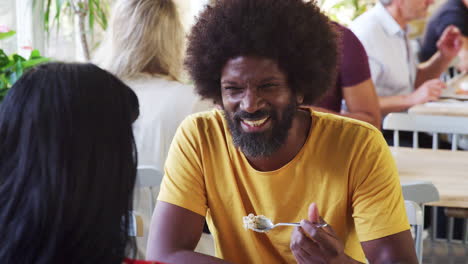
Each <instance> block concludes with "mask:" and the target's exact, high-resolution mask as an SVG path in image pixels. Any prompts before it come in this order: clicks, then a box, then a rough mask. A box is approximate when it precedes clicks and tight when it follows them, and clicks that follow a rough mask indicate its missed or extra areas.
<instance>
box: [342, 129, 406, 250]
mask: <svg viewBox="0 0 468 264" xmlns="http://www.w3.org/2000/svg"><path fill="white" fill-rule="evenodd" d="M363 146H364V147H363V148H362V151H361V154H360V155H357V156H358V158H357V159H356V160H355V161H354V162H353V168H354V169H353V171H352V175H354V178H353V182H352V184H353V189H354V190H353V193H352V198H351V199H352V201H351V202H352V208H353V213H352V216H353V219H354V224H355V226H356V232H357V235H358V237H359V240H360V241H361V242H363V241H369V240H374V239H378V238H382V237H385V236H389V235H393V234H396V233H399V232H402V231H404V230H408V229H409V224H408V218H407V216H406V210H405V204H404V199H403V195H402V190H401V185H400V180H399V177H398V171H397V168H396V164H395V161H394V159H393V157H392V154H391V152H390V149H389V148H388V146H387V144H386V142H385V140H384V139H383V136H382V135H381V133H380V132H377V131H371V133H370V134H369V136H368V137H367V142H366V144H364V145H363Z"/></svg>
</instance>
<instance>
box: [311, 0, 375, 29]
mask: <svg viewBox="0 0 468 264" xmlns="http://www.w3.org/2000/svg"><path fill="white" fill-rule="evenodd" d="M330 3H331V4H332V5H329V4H330ZM374 4H375V0H338V1H333V0H322V1H320V2H319V5H320V6H321V7H322V9H324V11H325V13H326V14H327V15H328V16H329V17H330V18H331V19H332V20H334V21H337V22H339V23H341V24H343V25H348V24H349V22H351V21H352V20H354V19H355V18H356V17H358V16H360V15H361V14H362V13H364V12H366V11H367V9H369V8H370V7H372V6H373V5H374Z"/></svg>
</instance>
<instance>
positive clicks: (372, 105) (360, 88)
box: [311, 79, 382, 129]
mask: <svg viewBox="0 0 468 264" xmlns="http://www.w3.org/2000/svg"><path fill="white" fill-rule="evenodd" d="M343 98H344V99H345V100H346V105H347V107H348V111H347V112H341V113H338V112H335V111H333V110H330V109H325V108H323V107H317V106H312V107H311V108H312V109H314V110H316V111H320V112H325V113H332V114H335V115H341V116H346V117H351V118H354V119H358V120H362V121H365V122H367V123H369V124H372V125H374V126H375V127H376V128H378V129H380V125H381V123H380V122H381V120H382V116H381V114H380V109H379V102H378V100H377V94H376V93H375V89H374V84H373V83H372V80H371V79H367V80H365V81H363V82H361V83H358V84H356V85H354V86H348V87H343Z"/></svg>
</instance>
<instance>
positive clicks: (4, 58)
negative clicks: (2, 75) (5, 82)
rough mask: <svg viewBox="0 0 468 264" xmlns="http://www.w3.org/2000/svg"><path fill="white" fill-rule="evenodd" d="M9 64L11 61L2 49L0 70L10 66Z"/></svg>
mask: <svg viewBox="0 0 468 264" xmlns="http://www.w3.org/2000/svg"><path fill="white" fill-rule="evenodd" d="M9 62H10V59H9V58H8V56H7V55H6V54H5V52H4V51H3V50H2V49H0V68H3V67H5V66H6V65H8V63H9Z"/></svg>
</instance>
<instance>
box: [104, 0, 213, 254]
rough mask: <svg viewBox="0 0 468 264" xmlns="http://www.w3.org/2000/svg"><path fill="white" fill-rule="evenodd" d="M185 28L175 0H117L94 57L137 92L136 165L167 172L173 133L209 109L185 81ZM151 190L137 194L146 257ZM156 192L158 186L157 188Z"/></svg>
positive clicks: (140, 241) (140, 248) (140, 244)
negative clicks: (142, 223) (103, 39)
mask: <svg viewBox="0 0 468 264" xmlns="http://www.w3.org/2000/svg"><path fill="white" fill-rule="evenodd" d="M184 42H185V32H184V29H183V26H182V24H181V21H180V18H179V13H178V10H177V7H176V5H175V3H174V2H173V1H172V0H117V1H116V3H115V6H114V8H113V10H112V15H111V21H110V24H109V29H108V32H107V37H106V39H105V41H104V43H103V44H102V46H101V47H100V48H99V50H98V51H97V54H96V62H97V63H98V64H99V65H100V66H102V67H103V68H105V69H107V70H109V71H110V72H112V73H114V74H115V75H117V76H118V77H119V78H121V79H122V80H123V81H124V82H125V83H126V84H127V85H129V86H130V87H131V88H132V89H133V90H134V91H135V93H136V94H137V96H138V100H139V102H140V117H139V118H138V120H137V121H136V122H135V125H134V129H133V131H134V135H135V142H136V145H137V149H138V158H139V160H138V164H139V165H150V166H153V167H155V168H156V169H158V170H159V171H161V172H163V171H164V169H163V167H164V162H165V160H166V157H167V152H168V149H169V146H170V144H171V141H172V138H173V136H174V134H175V132H176V129H177V127H178V126H179V124H180V123H181V121H182V120H183V119H184V118H185V117H186V116H188V115H190V114H191V113H194V112H199V111H203V110H207V109H209V108H210V107H211V106H210V104H208V103H206V102H202V101H201V100H200V97H199V96H198V95H196V94H195V92H194V89H193V87H192V86H190V85H186V84H183V83H182V80H183V77H182V75H183V57H184V46H185V43H184ZM146 192H149V190H145V189H141V190H140V191H137V192H136V193H135V194H136V195H135V202H136V204H135V208H136V209H135V210H137V211H138V213H139V214H140V215H141V216H142V217H143V222H144V237H142V238H137V244H138V252H139V257H144V254H145V248H146V237H147V236H146V234H147V233H148V225H149V223H150V219H151V215H148V214H147V213H146V211H147V210H140V209H143V208H145V209H146V208H148V206H149V205H148V203H149V201H148V199H147V197H148V194H147V193H146ZM153 192H154V197H156V196H157V194H158V192H159V188H153Z"/></svg>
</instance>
